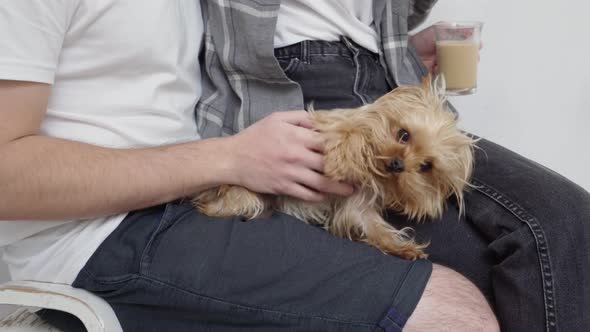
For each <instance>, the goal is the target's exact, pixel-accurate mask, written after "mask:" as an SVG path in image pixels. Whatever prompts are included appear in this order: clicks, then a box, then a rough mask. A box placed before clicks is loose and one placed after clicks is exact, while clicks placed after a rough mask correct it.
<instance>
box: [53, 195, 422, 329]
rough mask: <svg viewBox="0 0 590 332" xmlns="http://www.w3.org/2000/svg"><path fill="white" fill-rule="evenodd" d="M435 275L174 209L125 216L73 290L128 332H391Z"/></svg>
mask: <svg viewBox="0 0 590 332" xmlns="http://www.w3.org/2000/svg"><path fill="white" fill-rule="evenodd" d="M431 268H432V264H431V263H430V262H429V261H426V260H419V261H415V262H410V261H406V260H402V259H399V258H397V257H392V256H387V255H384V254H383V253H381V252H380V251H379V250H377V249H375V248H373V247H370V246H368V245H365V244H363V243H358V242H352V241H349V240H345V239H340V238H336V237H334V236H332V235H330V234H328V233H327V232H326V231H324V230H323V229H321V228H319V227H315V226H310V225H307V224H305V223H303V222H301V221H299V220H296V219H295V218H292V217H290V216H287V215H284V214H281V213H276V214H274V215H273V216H271V217H268V218H260V219H255V220H250V221H243V220H242V218H240V217H235V218H212V217H207V216H204V215H201V214H199V213H197V212H196V210H195V209H194V208H193V207H192V206H191V204H190V203H182V202H173V203H169V204H166V205H164V206H157V207H153V208H150V209H145V210H141V211H136V212H134V213H132V214H130V215H129V216H128V217H127V218H126V219H125V220H124V221H123V222H122V223H121V225H120V226H119V227H118V228H117V229H116V230H115V231H114V232H113V233H112V234H111V235H110V236H109V237H108V238H107V239H106V240H105V242H104V243H103V244H102V245H101V246H100V247H99V248H98V250H97V251H96V252H95V253H94V255H93V256H92V257H91V259H90V260H89V261H88V263H87V264H86V266H85V267H84V269H83V270H82V271H81V272H80V274H79V275H78V277H77V278H76V280H75V282H74V284H73V286H74V287H78V288H84V289H87V290H89V291H91V292H93V293H95V294H97V295H99V296H101V297H103V298H104V299H105V300H107V302H108V303H109V304H110V305H111V306H112V308H113V310H114V311H115V313H116V315H117V317H118V318H119V320H120V322H121V325H122V327H123V329H124V331H126V332H130V331H142V332H149V331H154V332H155V331H158V332H161V331H175V332H183V331H351V332H353V331H355V332H356V331H377V330H381V328H380V327H379V326H383V329H384V330H385V331H391V332H394V331H401V329H402V327H403V325H404V324H405V322H406V320H407V318H408V317H409V315H410V314H411V313H412V311H413V310H414V307H415V306H416V304H417V302H418V300H419V299H420V297H421V295H422V292H423V290H424V287H425V285H426V282H427V281H428V278H429V277H430V272H431ZM42 316H43V317H44V318H45V319H46V320H48V321H49V322H51V323H53V324H54V325H57V326H61V327H62V328H64V327H65V329H64V331H66V332H71V331H77V330H75V329H73V327H74V326H72V325H70V326H69V327H68V326H67V324H65V322H66V321H65V319H66V318H68V317H64V315H63V314H60V313H59V312H55V311H53V312H52V311H49V312H47V311H46V312H44V313H43V314H42Z"/></svg>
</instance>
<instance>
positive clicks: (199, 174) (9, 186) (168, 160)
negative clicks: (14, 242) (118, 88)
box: [0, 136, 231, 220]
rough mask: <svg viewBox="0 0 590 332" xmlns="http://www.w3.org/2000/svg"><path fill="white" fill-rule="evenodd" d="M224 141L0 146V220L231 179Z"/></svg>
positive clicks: (92, 210) (107, 204)
mask: <svg viewBox="0 0 590 332" xmlns="http://www.w3.org/2000/svg"><path fill="white" fill-rule="evenodd" d="M227 148H228V144H227V143H226V139H209V140H203V141H199V142H193V143H186V144H179V145H171V146H166V147H157V148H143V149H108V148H102V147H97V146H93V145H89V144H84V143H78V142H72V141H66V140H60V139H55V138H50V137H44V136H29V137H24V138H21V139H18V140H15V141H13V142H10V143H6V144H4V145H2V146H0V220H18V219H25V220H37V219H40V220H53V219H57V220H59V219H70V218H72V219H78V218H90V217H97V216H105V215H111V214H116V213H122V212H127V211H131V210H134V209H139V208H144V207H148V206H153V205H156V204H159V203H164V202H167V201H170V200H174V199H176V198H180V197H184V196H186V195H190V194H192V193H195V192H197V191H199V190H203V189H207V188H209V187H213V186H216V185H219V184H221V183H224V182H229V179H228V176H229V175H230V174H231V172H230V171H229V170H228V168H229V158H228V157H229V156H231V153H230V152H229V151H227Z"/></svg>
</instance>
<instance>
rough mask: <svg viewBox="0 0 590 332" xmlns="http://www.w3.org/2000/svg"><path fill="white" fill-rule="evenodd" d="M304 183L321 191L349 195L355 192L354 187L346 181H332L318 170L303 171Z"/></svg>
mask: <svg viewBox="0 0 590 332" xmlns="http://www.w3.org/2000/svg"><path fill="white" fill-rule="evenodd" d="M302 184H304V185H305V186H306V187H308V188H311V189H313V190H315V191H317V192H320V193H326V194H336V195H340V196H348V195H350V194H352V193H353V192H354V188H353V187H352V186H351V185H349V184H345V183H340V182H336V181H332V180H330V179H328V178H327V177H325V176H323V175H322V174H319V173H317V172H314V171H311V170H307V171H306V172H305V173H303V176H302Z"/></svg>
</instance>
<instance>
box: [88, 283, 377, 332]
mask: <svg viewBox="0 0 590 332" xmlns="http://www.w3.org/2000/svg"><path fill="white" fill-rule="evenodd" d="M137 278H140V279H143V280H145V281H147V282H154V283H159V284H161V285H163V286H166V287H170V288H172V289H174V290H177V291H180V292H182V293H185V294H188V295H191V296H195V297H199V298H203V299H207V300H211V301H217V302H220V303H223V304H227V305H232V306H237V307H239V308H241V309H245V310H257V311H263V312H267V313H272V314H279V315H286V316H293V317H294V318H310V319H319V320H322V321H326V322H330V323H335V324H349V325H351V324H352V325H359V326H363V327H371V328H375V326H377V325H376V324H374V323H370V322H361V321H345V320H341V319H338V318H329V317H322V316H313V315H309V314H305V313H296V312H282V311H277V310H271V309H268V308H260V307H256V306H253V305H249V304H248V305H245V304H239V303H234V302H228V301H227V300H223V299H219V298H215V297H212V296H208V295H203V294H198V293H195V292H194V291H190V290H188V289H184V288H181V287H179V286H176V285H172V284H170V283H168V282H166V281H163V280H159V279H156V278H154V277H152V276H148V275H145V274H141V275H138V276H137ZM97 282H98V281H97ZM99 283H100V282H99Z"/></svg>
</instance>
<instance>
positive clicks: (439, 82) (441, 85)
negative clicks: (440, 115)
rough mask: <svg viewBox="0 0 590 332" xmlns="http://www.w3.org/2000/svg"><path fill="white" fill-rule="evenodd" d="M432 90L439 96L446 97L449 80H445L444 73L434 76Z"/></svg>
mask: <svg viewBox="0 0 590 332" xmlns="http://www.w3.org/2000/svg"><path fill="white" fill-rule="evenodd" d="M429 76H430V75H429ZM432 91H433V92H434V94H435V95H436V96H437V97H438V98H440V99H445V95H446V93H447V82H446V81H445V76H444V75H443V74H440V75H436V77H435V78H434V82H433V83H432Z"/></svg>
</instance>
